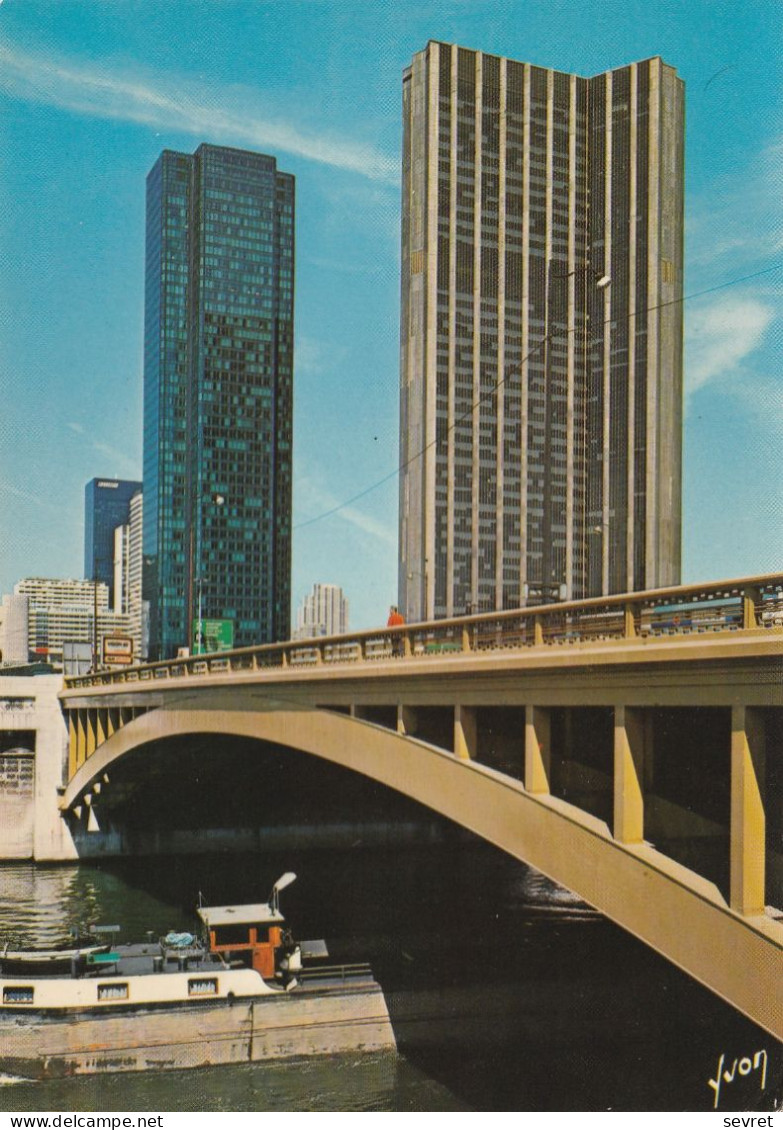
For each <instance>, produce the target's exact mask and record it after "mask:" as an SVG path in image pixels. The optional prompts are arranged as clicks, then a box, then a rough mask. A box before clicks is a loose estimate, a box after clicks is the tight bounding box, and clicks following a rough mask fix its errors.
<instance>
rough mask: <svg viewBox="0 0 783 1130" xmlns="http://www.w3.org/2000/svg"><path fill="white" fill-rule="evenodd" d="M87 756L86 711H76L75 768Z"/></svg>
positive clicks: (82, 762)
mask: <svg viewBox="0 0 783 1130" xmlns="http://www.w3.org/2000/svg"><path fill="white" fill-rule="evenodd" d="M86 758H87V711H86V710H83V709H81V708H80V709H79V710H77V711H76V768H77V769H78V768H79V767H80V766H81V765H83V764H84V762H85V760H86Z"/></svg>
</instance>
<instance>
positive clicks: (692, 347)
mask: <svg viewBox="0 0 783 1130" xmlns="http://www.w3.org/2000/svg"><path fill="white" fill-rule="evenodd" d="M774 317H775V311H774V309H773V308H772V307H771V306H769V305H767V304H766V303H764V302H762V301H760V300H759V299H757V298H753V297H738V296H735V295H721V296H720V297H718V298H715V299H713V300H712V301H711V302H708V303H704V304H703V305H702V306H700V307H698V308H696V309H693V310H691V311H690V312H689V314H688V320H687V335H686V343H685V356H686V365H685V372H686V387H687V391H688V392H689V393H693V392H695V391H696V390H697V389H699V388H702V387H703V386H704V385H706V384H708V383H710V382H714V381H719V380H724V379H736V378H737V377H738V376H739V375H740V370H741V369H742V366H743V363H744V362H745V361H746V360H747V359H748V358H749V357H750V356H751V355H752V354H753V353H755V352H756V350H758V349H759V348H760V346H761V345H762V343H763V340H764V336H765V334H766V332H767V330H768V329H769V327H770V325H771V324H772V321H773V320H774Z"/></svg>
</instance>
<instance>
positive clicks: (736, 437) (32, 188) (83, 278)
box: [0, 2, 781, 627]
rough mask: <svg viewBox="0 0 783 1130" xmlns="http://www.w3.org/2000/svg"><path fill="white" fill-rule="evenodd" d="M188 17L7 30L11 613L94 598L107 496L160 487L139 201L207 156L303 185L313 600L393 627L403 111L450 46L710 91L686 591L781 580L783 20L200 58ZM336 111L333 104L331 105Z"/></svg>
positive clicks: (567, 25) (388, 19) (690, 126)
mask: <svg viewBox="0 0 783 1130" xmlns="http://www.w3.org/2000/svg"><path fill="white" fill-rule="evenodd" d="M183 11H184V7H183V6H182V5H173V6H172V8H171V9H170V10H168V11H160V10H158V9H156V12H155V21H156V22H155V25H154V29H153V26H152V25H153V21H151V20H150V21H145V19H144V18H142V19H137V18H136V16H135V15H134V16H131V13H125V12H124V11H122V10H120V9H114V10H111V11H110V10H109V9H105V8H103V7H102V6H99V5H92V4H85V5H78V6H77V5H70V6H69V5H68V4H67V3H66V4H65V5H63V6H61V7H60V8H59V9H58V15H57V18H54V14H53V13H52V12H51V11H50V10H48V8H47V6H46V5H45V4H39V3H35V2H33V3H30V4H28V5H25V6H21V5H14V4H13V3H6V4H4V5H2V7H0V33H2V35H3V41H2V47H0V52H2V58H3V63H4V67H3V78H2V84H3V89H4V91H5V93H6V95H7V101H8V111H9V112H8V115H7V122H6V127H5V133H4V147H5V152H6V158H7V159H6V161H5V163H4V171H3V174H2V181H0V193H2V195H3V199H4V201H6V202H7V204H8V207H7V208H6V209H5V210H4V217H3V220H2V221H0V223H2V225H3V231H2V235H3V238H4V245H5V246H6V248H7V252H8V254H7V264H6V266H5V267H4V270H3V272H2V277H1V278H0V283H2V285H3V286H4V288H5V290H6V293H7V294H8V295H9V296H10V295H13V306H14V310H15V317H14V319H13V321H12V322H11V323H8V324H7V325H6V326H5V327H4V330H3V339H4V345H5V350H4V352H5V356H6V364H7V365H8V370H7V372H8V379H9V380H10V377H11V374H13V375H14V382H13V383H9V384H8V388H9V390H12V395H11V396H10V397H9V398H8V401H7V412H6V413H5V418H4V422H3V426H2V432H0V472H1V473H2V487H1V488H0V489H1V490H2V499H3V515H2V523H3V528H4V529H10V530H11V536H10V537H6V538H4V539H3V544H2V545H1V546H0V588H1V589H2V590H3V591H10V589H11V588H12V587H13V584H14V582H15V581H16V580H17V579H18V578H19V577H21V576H27V575H31V574H38V575H54V574H55V573H57V574H60V575H74V574H75V573H76V572H78V570H79V568H80V563H79V556H80V546H79V542H78V538H75V537H74V536H73V529H74V525H75V522H76V521H78V515H79V511H80V505H81V492H82V490H83V484H84V483H85V482H86V481H87V480H89V479H90V478H93V477H95V476H96V475H103V474H106V473H107V472H110V473H112V474H116V477H127V478H138V477H139V473H140V469H141V459H140V437H141V428H140V403H141V378H140V357H141V349H140V342H141V334H140V327H141V319H140V310H141V299H142V290H143V285H142V279H143V262H142V261H141V257H140V256H139V254H138V251H137V250H136V245H137V244H138V241H139V238H140V232H141V231H142V230H143V216H142V209H141V208H140V206H139V202H138V197H139V196H140V195H141V192H140V186H141V185H142V184H143V178H144V176H145V174H146V171H147V169H148V168H149V166H150V165H151V163H152V161H153V160H154V159H155V156H156V155H157V154H158V153H159V152H160V150H161V149H162V148H164V147H171V148H174V149H177V148H184V149H189V150H192V149H193V148H194V147H195V144H197V143H198V142H199V141H202V140H208V141H210V142H214V143H216V144H231V145H237V144H239V145H241V146H245V147H253V148H263V149H264V150H265V151H268V152H271V153H274V154H275V155H276V156H277V157H278V159H279V160H280V161H283V162H284V166H285V167H286V168H287V169H290V170H291V171H292V172H293V173H294V174H296V176H297V180H298V182H299V200H300V212H299V218H298V225H299V238H300V248H301V247H303V246H306V247H307V252H306V254H305V255H304V256H303V257H301V262H300V270H299V274H298V279H297V304H298V305H297V331H296V341H297V347H298V358H297V375H296V379H297V384H298V390H297V404H296V407H295V439H294V446H295V450H296V451H297V453H298V454H297V462H296V465H295V468H294V475H295V485H294V507H295V516H294V525H295V527H298V529H296V528H295V531H294V568H295V572H294V583H293V595H294V598H295V599H299V598H300V597H301V595H302V594H303V592H305V591H306V590H307V589H308V588H309V587H310V585H311V584H312V583H313V581H314V580H315V579H316V577H317V575H319V574H321V575H323V572H325V571H328V574H329V575H331V576H333V577H335V578H336V579H337V580H338V581H339V583H340V584H341V585H342V586H343V587H344V588H345V589H346V591H351V593H352V611H353V614H354V619H355V622H356V626H357V627H359V626H362V625H371V624H374V623H380V622H382V620H383V618H384V615H385V611H386V609H387V607H388V604H389V603H390V601H391V600H393V599H394V596H395V593H396V559H397V553H396V542H397V536H396V517H397V513H396V512H397V484H396V481H395V470H396V467H397V463H398V460H397V458H396V448H397V384H398V373H399V367H398V351H399V344H398V342H399V334H398V321H397V318H398V310H399V289H398V288H399V264H398V256H399V229H398V225H399V187H398V185H399V157H398V154H399V132H400V100H399V87H400V76H401V73H402V71H403V69H404V67H405V66H407V65H408V64H409V62H410V58H411V57H412V55H413V53H414V52H415V51H417V50H420V49H421V46H422V44H423V43H425V42H427V40H428V39H431V38H432V39H442V40H446V41H449V42H456V43H459V44H461V45H464V46H465V47H468V48H471V49H481V50H483V51H485V52H488V53H495V54H498V55H506V56H509V57H512V58H525V59H529V60H530V61H531V62H533V63H535V64H536V65H540V66H548V67H555V68H557V69H567V70H569V71H573V72H574V73H579V74H584V75H587V74H596V73H599V72H601V71H603V70H606V69H609V68H611V67H613V66H617V65H619V64H621V63H622V62H625V61H627V60H630V59H641V58H645V57H649V56H652V55H655V54H660V55H662V56H663V57H665V58H666V59H667V61H671V63H672V64H673V65H675V66H676V67H677V69H678V73H679V74H680V75H681V76H682V77H683V79H684V80H685V81H686V84H687V86H688V90H689V105H688V123H687V129H686V136H687V157H686V170H687V175H688V189H687V192H686V211H687V235H686V285H685V295H686V319H687V324H688V341H687V347H686V389H687V401H686V406H687V413H686V429H685V508H684V529H685V544H684V568H683V579H684V580H698V579H708V577H716V576H725V575H727V574H732V575H737V574H741V573H750V572H756V571H763V570H765V569H768V568H773V567H774V565H775V564H776V558H775V551H774V547H775V545H776V544H777V543H778V542H779V541H780V533H781V525H780V523H781V508H780V505H779V500H780V497H781V472H780V459H779V456H778V447H779V426H780V425H779V419H780V412H779V409H778V405H779V386H778V384H777V383H776V382H777V356H778V350H779V347H778V342H779V336H778V337H776V336H775V335H776V333H778V334H779V325H780V306H781V301H780V292H779V289H778V287H777V283H778V280H779V276H778V275H776V274H771V273H764V272H768V271H770V268H772V267H774V266H775V264H776V263H777V260H778V259H779V257H780V236H779V225H778V219H777V209H778V205H777V203H776V199H775V195H774V186H775V183H776V173H777V169H778V166H779V160H780V154H781V148H780V115H779V112H778V110H777V109H775V110H774V112H773V111H772V110H770V109H768V108H770V107H773V106H776V105H777V104H776V102H775V100H774V99H775V88H776V85H777V84H776V79H775V66H774V59H775V58H776V51H777V50H778V44H779V37H780V32H779V27H778V23H777V21H776V20H775V17H774V12H773V11H772V10H771V9H769V10H766V11H761V10H760V9H759V8H758V6H756V5H752V4H746V5H740V6H739V7H737V6H736V5H728V4H723V3H718V4H714V5H710V10H709V13H707V12H705V11H701V10H700V11H692V12H688V13H686V12H681V11H680V12H672V11H668V10H667V12H666V13H665V14H664V13H663V12H655V11H649V10H646V9H643V8H642V7H641V6H639V7H638V8H634V9H631V10H629V9H628V8H627V6H626V5H620V4H608V5H602V6H601V7H600V8H599V7H597V6H596V7H590V6H584V5H581V6H580V5H576V4H567V5H565V6H564V7H563V9H562V10H561V11H559V12H558V13H557V14H554V13H552V12H550V11H549V10H548V9H547V10H545V8H544V6H543V5H542V6H540V7H538V8H537V7H535V6H533V7H532V8H529V9H527V10H526V18H525V20H524V21H520V20H519V19H518V18H517V17H518V11H517V8H516V6H515V5H513V4H510V3H504V2H501V3H499V4H497V5H494V6H493V9H492V13H491V15H490V13H489V12H488V11H487V10H485V9H483V8H482V6H479V5H476V6H474V7H473V8H472V9H470V8H468V7H467V6H461V5H453V4H446V3H442V4H434V5H431V6H429V7H427V8H426V9H423V10H421V11H418V10H417V11H415V12H414V11H413V10H411V11H410V12H402V11H393V10H392V9H391V8H389V9H387V8H385V7H382V6H378V8H377V9H374V10H373V11H372V12H369V11H368V10H366V9H365V8H364V7H363V6H360V5H352V4H350V3H345V4H340V5H329V4H318V5H303V4H293V5H291V6H290V8H287V9H286V11H285V12H281V11H280V10H278V9H276V8H275V10H274V11H272V9H271V8H269V9H268V8H266V7H265V6H262V7H260V8H259V7H256V6H251V5H243V4H239V5H236V6H235V7H234V8H233V9H232V11H231V13H230V17H227V18H225V19H224V18H218V17H217V14H216V13H212V12H210V11H205V12H203V13H201V14H200V19H199V25H198V29H197V32H196V33H195V34H194V33H193V31H192V28H191V25H190V23H189V22H188V21H184V22H183V21H182V14H183ZM186 26H187V28H188V30H187V32H186V31H185V28H186ZM164 43H165V44H166V45H167V47H166V51H165V52H164V51H163V44H164ZM172 47H173V48H176V50H175V51H174V53H173V54H172ZM164 56H165V58H164ZM172 58H176V59H177V67H175V69H174V71H173V72H172V71H171V69H170V60H171V59H172ZM142 60H143V62H142ZM259 76H263V77H261V78H259ZM327 88H328V90H329V98H328V99H327V100H322V99H317V98H316V99H314V98H313V97H312V94H313V92H315V93H317V92H318V91H322V90H326V89H327ZM304 202H306V207H305V204H304ZM751 276H752V277H751ZM42 279H44V280H45V286H44V287H41V285H40V283H41V280H42ZM738 280H745V281H744V282H743V281H738ZM722 287H725V289H713V288H722ZM707 291H711V292H712V293H707V294H702V295H701V297H697V298H689V297H688V296H689V295H693V294H701V292H707ZM44 403H45V404H47V405H49V406H50V411H49V412H47V413H41V411H40V407H41V405H42V404H44ZM55 471H56V473H55ZM384 477H386V480H387V481H386V483H385V484H384V485H383V486H381V487H379V488H378V489H377V490H372V491H370V492H369V493H368V494H366V496H365V497H364V498H362V499H357V500H356V501H354V502H352V503H351V504H350V505H349V506H347V507H343V508H341V509H340V510H339V511H337V512H336V513H334V514H332V515H331V516H330V517H328V518H323V519H322V518H321V517H320V516H321V515H322V514H324V513H325V512H328V511H331V510H332V509H333V508H334V507H335V506H337V505H339V504H340V503H343V502H345V500H347V499H352V498H354V497H355V496H356V495H358V494H360V493H361V492H362V491H364V490H366V489H367V488H369V487H372V486H373V484H375V483H377V482H378V481H379V480H381V479H383V478H384ZM761 484H763V485H761ZM313 519H315V520H313ZM306 523H311V524H306ZM69 531H70V533H69ZM316 566H317V568H316Z"/></svg>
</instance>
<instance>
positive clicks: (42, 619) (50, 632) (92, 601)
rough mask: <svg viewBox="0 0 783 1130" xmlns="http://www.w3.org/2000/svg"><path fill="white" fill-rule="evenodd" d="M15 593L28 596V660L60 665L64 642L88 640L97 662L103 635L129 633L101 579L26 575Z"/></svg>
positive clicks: (16, 586)
mask: <svg viewBox="0 0 783 1130" xmlns="http://www.w3.org/2000/svg"><path fill="white" fill-rule="evenodd" d="M14 595H15V596H16V597H26V598H27V639H28V649H29V658H30V659H31V660H34V659H41V660H45V661H47V662H49V663H51V664H52V665H53V666H54V667H55V668H57V669H61V668H62V664H63V646H64V645H65V644H76V643H87V644H90V645H92V648H93V654H96V653H97V656H96V662H97V663H98V664H100V663H101V657H102V650H103V641H104V639H106V638H107V637H108V638H110V639H119V638H121V639H127V637H128V635H129V631H130V622H129V619H128V617H127V616H126V615H124V614H122V613H117V612H113V611H112V609H111V607H110V605H109V586H108V585H106V584H104V583H103V582H102V581H98V582H95V581H85V580H60V579H54V578H49V577H25V578H23V579H22V580H21V581H17V583H16V584H15V585H14Z"/></svg>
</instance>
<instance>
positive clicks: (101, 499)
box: [84, 479, 141, 599]
mask: <svg viewBox="0 0 783 1130" xmlns="http://www.w3.org/2000/svg"><path fill="white" fill-rule="evenodd" d="M140 490H141V483H134V482H129V481H127V480H126V479H91V480H90V481H89V483H87V485H86V486H85V488H84V575H85V577H86V578H87V580H89V581H103V583H104V584H105V585H108V586H109V592H110V599H111V598H112V597H111V594H112V586H113V584H114V531H115V529H116V528H117V526H123V525H125V523H126V522H127V521H128V516H129V514H130V500H131V498H132V497H133V496H134V494H136V492H137V491H140Z"/></svg>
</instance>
